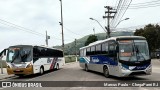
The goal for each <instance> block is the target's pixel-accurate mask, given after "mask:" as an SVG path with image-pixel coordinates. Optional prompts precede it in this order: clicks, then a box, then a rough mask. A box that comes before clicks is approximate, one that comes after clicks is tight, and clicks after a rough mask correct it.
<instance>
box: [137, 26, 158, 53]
mask: <svg viewBox="0 0 160 90" xmlns="http://www.w3.org/2000/svg"><path fill="white" fill-rule="evenodd" d="M134 35H136V36H143V37H145V38H146V39H147V41H148V45H149V49H150V51H155V50H156V49H159V48H160V26H159V25H158V24H157V25H152V24H148V25H146V26H145V27H144V28H141V29H136V32H135V33H134Z"/></svg>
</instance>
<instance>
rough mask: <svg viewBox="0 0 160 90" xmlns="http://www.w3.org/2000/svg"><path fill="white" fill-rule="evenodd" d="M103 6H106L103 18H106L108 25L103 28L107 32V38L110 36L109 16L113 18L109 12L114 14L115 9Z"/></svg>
mask: <svg viewBox="0 0 160 90" xmlns="http://www.w3.org/2000/svg"><path fill="white" fill-rule="evenodd" d="M104 8H107V11H105V14H106V13H107V16H103V18H104V19H105V18H107V22H108V25H107V27H105V29H106V30H107V34H108V38H110V37H111V36H110V33H111V31H110V18H114V16H112V15H111V14H115V13H116V11H113V10H114V9H113V8H112V7H110V6H105V7H104Z"/></svg>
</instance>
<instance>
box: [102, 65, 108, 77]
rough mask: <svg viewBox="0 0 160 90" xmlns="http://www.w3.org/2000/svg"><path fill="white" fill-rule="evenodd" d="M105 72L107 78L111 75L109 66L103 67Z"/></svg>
mask: <svg viewBox="0 0 160 90" xmlns="http://www.w3.org/2000/svg"><path fill="white" fill-rule="evenodd" d="M103 74H104V76H105V77H106V78H108V77H109V70H108V67H107V66H104V68H103Z"/></svg>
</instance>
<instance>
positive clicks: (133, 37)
mask: <svg viewBox="0 0 160 90" xmlns="http://www.w3.org/2000/svg"><path fill="white" fill-rule="evenodd" d="M124 39H139V40H146V39H145V37H142V36H117V37H111V38H107V39H104V40H99V41H95V42H93V43H90V44H89V45H88V46H85V47H82V48H80V49H83V48H87V47H90V46H93V45H97V44H99V43H103V42H106V41H110V40H115V41H116V40H124Z"/></svg>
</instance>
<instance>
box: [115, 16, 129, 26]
mask: <svg viewBox="0 0 160 90" xmlns="http://www.w3.org/2000/svg"><path fill="white" fill-rule="evenodd" d="M128 19H129V18H125V19H122V20H121V21H119V22H118V24H117V25H116V26H115V28H116V27H117V26H118V25H119V24H120V23H121V22H122V21H125V20H128Z"/></svg>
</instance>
